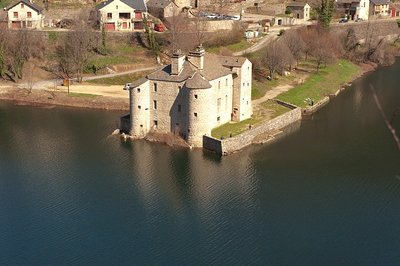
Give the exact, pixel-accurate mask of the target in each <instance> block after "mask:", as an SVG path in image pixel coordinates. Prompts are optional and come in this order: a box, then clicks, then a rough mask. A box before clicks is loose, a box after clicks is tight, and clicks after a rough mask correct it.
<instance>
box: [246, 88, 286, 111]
mask: <svg viewBox="0 0 400 266" xmlns="http://www.w3.org/2000/svg"><path fill="white" fill-rule="evenodd" d="M292 88H293V85H289V84H285V85H279V86H277V87H275V88H273V89H272V90H269V91H267V93H265V95H264V96H263V97H261V98H259V99H256V100H253V101H252V104H253V107H254V106H257V105H259V104H260V103H263V102H265V101H267V100H269V99H273V98H275V97H276V96H278V95H279V94H281V93H283V92H286V91H288V90H290V89H292Z"/></svg>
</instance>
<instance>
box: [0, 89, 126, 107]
mask: <svg viewBox="0 0 400 266" xmlns="http://www.w3.org/2000/svg"><path fill="white" fill-rule="evenodd" d="M0 100H1V101H7V102H11V103H12V104H14V105H21V106H38V107H71V108H84V109H97V110H109V111H129V100H128V99H124V98H113V97H107V96H100V95H85V94H77V93H71V94H68V93H66V92H60V91H56V92H54V91H50V90H32V91H31V92H29V91H28V90H26V89H20V88H16V87H2V88H0Z"/></svg>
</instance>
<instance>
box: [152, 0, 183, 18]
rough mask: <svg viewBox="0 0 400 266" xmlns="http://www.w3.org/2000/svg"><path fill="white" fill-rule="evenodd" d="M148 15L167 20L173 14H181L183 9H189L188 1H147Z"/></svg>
mask: <svg viewBox="0 0 400 266" xmlns="http://www.w3.org/2000/svg"><path fill="white" fill-rule="evenodd" d="M147 7H148V9H149V13H150V14H152V15H153V16H155V17H158V18H161V19H162V18H168V17H172V16H174V13H176V12H177V11H178V12H181V11H182V10H183V9H184V8H191V1H189V0H148V1H147Z"/></svg>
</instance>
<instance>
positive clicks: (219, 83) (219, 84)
mask: <svg viewBox="0 0 400 266" xmlns="http://www.w3.org/2000/svg"><path fill="white" fill-rule="evenodd" d="M218 89H221V81H218Z"/></svg>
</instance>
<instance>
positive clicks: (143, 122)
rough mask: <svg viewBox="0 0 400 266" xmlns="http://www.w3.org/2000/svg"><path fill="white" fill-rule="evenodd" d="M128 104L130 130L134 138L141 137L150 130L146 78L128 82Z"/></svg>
mask: <svg viewBox="0 0 400 266" xmlns="http://www.w3.org/2000/svg"><path fill="white" fill-rule="evenodd" d="M125 89H128V90H129V104H130V131H129V134H130V135H131V136H132V137H135V138H142V137H144V136H146V134H147V133H148V132H149V131H150V82H149V80H147V79H146V78H143V79H140V80H138V81H136V82H135V83H128V84H126V86H125Z"/></svg>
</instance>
